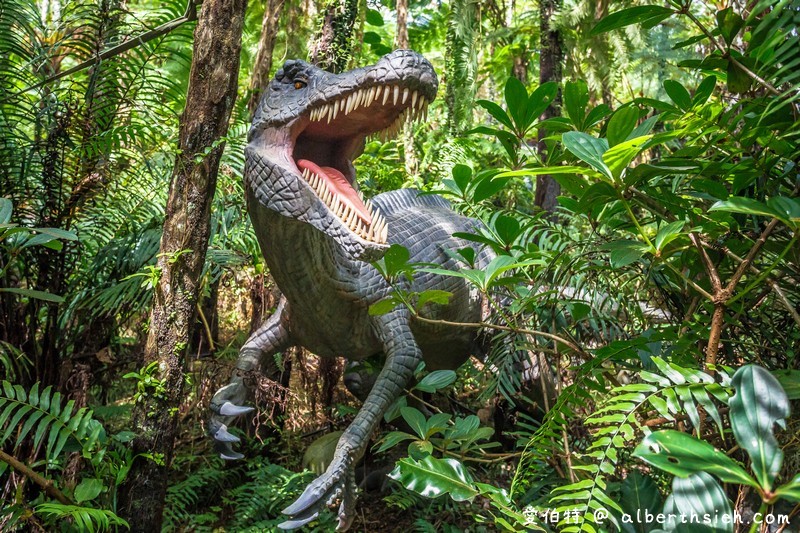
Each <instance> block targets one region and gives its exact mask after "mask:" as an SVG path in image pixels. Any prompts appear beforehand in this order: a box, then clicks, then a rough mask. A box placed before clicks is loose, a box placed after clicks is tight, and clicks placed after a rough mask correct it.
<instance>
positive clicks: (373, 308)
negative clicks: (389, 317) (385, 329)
mask: <svg viewBox="0 0 800 533" xmlns="http://www.w3.org/2000/svg"><path fill="white" fill-rule="evenodd" d="M398 305H400V302H399V301H398V300H397V299H396V298H393V297H391V296H390V297H389V298H384V299H383V300H379V301H377V302H375V303H374V304H372V305H370V306H369V310H368V313H369V314H370V316H378V315H385V314H386V313H391V312H392V311H394V309H395V307H397V306H398Z"/></svg>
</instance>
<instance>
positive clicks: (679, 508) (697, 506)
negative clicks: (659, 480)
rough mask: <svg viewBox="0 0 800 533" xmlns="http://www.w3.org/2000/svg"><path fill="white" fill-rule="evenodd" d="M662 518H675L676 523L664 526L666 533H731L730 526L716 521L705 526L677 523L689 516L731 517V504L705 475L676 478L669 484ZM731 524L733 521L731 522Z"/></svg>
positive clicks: (719, 488)
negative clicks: (682, 517)
mask: <svg viewBox="0 0 800 533" xmlns="http://www.w3.org/2000/svg"><path fill="white" fill-rule="evenodd" d="M664 514H665V515H670V514H671V515H673V516H676V517H678V519H677V520H676V522H673V523H672V524H666V525H665V527H666V530H667V531H674V532H675V533H733V524H732V523H730V524H727V523H725V521H723V520H716V521H715V522H712V524H711V525H706V524H705V523H691V524H689V523H686V524H683V523H681V522H680V520H681V518H680V517H681V516H686V517H687V519H688V517H690V516H691V515H695V516H698V517H701V518H702V517H703V516H705V515H708V516H710V517H712V518H713V517H723V516H728V517H731V516H733V511H732V510H731V504H730V502H729V501H728V497H727V496H725V491H723V490H722V487H720V486H719V483H717V480H715V479H714V478H713V477H711V476H710V475H708V474H707V473H705V472H698V473H697V474H693V475H691V476H689V477H687V478H680V477H676V478H675V479H673V480H672V495H670V497H669V498H668V499H667V503H665V504H664ZM730 522H732V520H730Z"/></svg>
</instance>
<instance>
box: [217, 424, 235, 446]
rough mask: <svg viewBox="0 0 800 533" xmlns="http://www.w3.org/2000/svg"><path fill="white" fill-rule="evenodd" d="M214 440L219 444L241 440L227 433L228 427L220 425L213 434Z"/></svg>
mask: <svg viewBox="0 0 800 533" xmlns="http://www.w3.org/2000/svg"><path fill="white" fill-rule="evenodd" d="M214 438H215V439H216V440H218V441H220V442H239V441H240V440H241V439H240V438H239V437H237V436H236V435H232V434H231V433H228V426H226V425H225V424H222V425H221V426H220V428H219V429H218V430H217V432H216V433H214Z"/></svg>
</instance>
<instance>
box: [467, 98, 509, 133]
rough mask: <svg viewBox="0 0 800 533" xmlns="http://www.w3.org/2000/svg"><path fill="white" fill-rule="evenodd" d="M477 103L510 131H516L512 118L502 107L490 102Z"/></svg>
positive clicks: (480, 101)
mask: <svg viewBox="0 0 800 533" xmlns="http://www.w3.org/2000/svg"><path fill="white" fill-rule="evenodd" d="M475 103H476V104H478V105H479V106H481V107H482V108H484V109H485V110H486V111H488V112H489V114H490V115H492V116H493V117H494V119H495V120H496V121H497V122H499V123H500V124H502V125H503V126H505V127H507V128H508V129H510V130H513V129H514V123H513V122H512V121H511V117H509V116H508V113H506V112H505V111H504V110H503V108H502V107H500V106H499V105H497V104H496V103H494V102H492V101H490V100H476V101H475Z"/></svg>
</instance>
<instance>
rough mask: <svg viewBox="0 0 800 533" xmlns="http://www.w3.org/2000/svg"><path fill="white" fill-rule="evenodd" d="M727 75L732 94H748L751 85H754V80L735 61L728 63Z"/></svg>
mask: <svg viewBox="0 0 800 533" xmlns="http://www.w3.org/2000/svg"><path fill="white" fill-rule="evenodd" d="M726 74H727V77H728V90H729V91H730V92H732V93H746V92H747V91H749V90H750V85H751V84H752V83H753V80H752V78H750V76H749V75H748V74H747V73H746V72H745V71H744V70H742V68H741V67H740V66H739V65H737V64H736V63H734V62H733V61H728V68H727V72H726Z"/></svg>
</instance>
